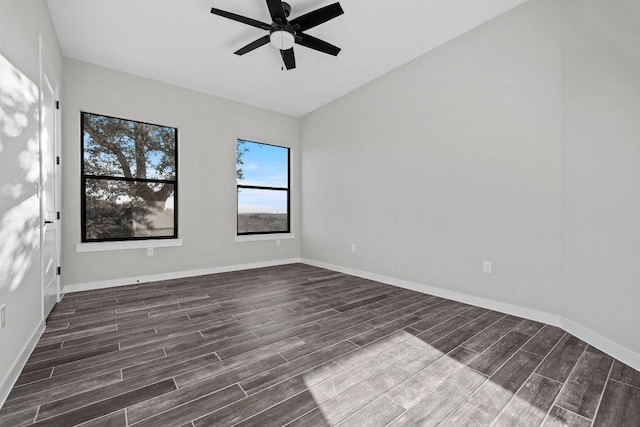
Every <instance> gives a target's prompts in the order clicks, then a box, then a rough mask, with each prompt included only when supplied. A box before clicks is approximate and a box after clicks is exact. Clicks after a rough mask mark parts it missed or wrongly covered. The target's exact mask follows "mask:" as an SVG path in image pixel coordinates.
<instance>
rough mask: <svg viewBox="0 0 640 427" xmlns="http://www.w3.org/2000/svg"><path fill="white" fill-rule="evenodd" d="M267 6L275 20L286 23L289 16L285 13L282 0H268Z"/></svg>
mask: <svg viewBox="0 0 640 427" xmlns="http://www.w3.org/2000/svg"><path fill="white" fill-rule="evenodd" d="M267 7H268V8H269V14H270V15H271V19H272V20H273V22H277V23H279V24H284V23H286V22H287V16H286V15H285V13H284V8H283V7H282V1H281V0H267Z"/></svg>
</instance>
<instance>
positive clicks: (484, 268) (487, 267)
mask: <svg viewBox="0 0 640 427" xmlns="http://www.w3.org/2000/svg"><path fill="white" fill-rule="evenodd" d="M492 270H493V263H492V262H491V261H485V262H484V264H483V266H482V271H483V272H484V273H487V274H491V273H492V272H493V271H492Z"/></svg>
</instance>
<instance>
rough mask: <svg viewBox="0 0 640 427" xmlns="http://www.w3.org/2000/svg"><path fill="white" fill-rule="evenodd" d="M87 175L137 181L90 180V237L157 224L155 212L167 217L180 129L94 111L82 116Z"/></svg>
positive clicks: (119, 234)
mask: <svg viewBox="0 0 640 427" xmlns="http://www.w3.org/2000/svg"><path fill="white" fill-rule="evenodd" d="M83 129H84V134H83V143H84V159H83V160H84V174H85V175H93V176H95V177H100V176H104V177H124V178H130V179H134V181H121V180H113V179H91V178H90V179H87V180H86V181H85V183H86V205H87V206H86V207H87V209H86V224H87V238H89V239H101V238H114V237H115V238H124V237H133V236H134V235H135V230H134V224H138V225H140V227H141V228H143V229H145V230H152V229H153V228H154V224H153V221H151V220H150V219H149V218H150V217H151V215H155V216H156V218H157V217H158V215H163V213H164V214H165V216H166V213H165V212H164V211H165V205H166V202H167V200H168V198H169V197H170V196H171V195H173V193H174V189H175V186H174V184H173V183H165V182H146V181H144V180H146V179H158V180H175V177H176V165H175V158H176V157H175V150H176V145H175V142H176V133H175V132H176V130H175V129H174V128H169V127H162V126H155V125H150V124H145V123H139V122H132V121H129V120H123V119H117V118H113V117H105V116H99V115H93V114H84V115H83Z"/></svg>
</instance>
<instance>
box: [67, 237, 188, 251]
mask: <svg viewBox="0 0 640 427" xmlns="http://www.w3.org/2000/svg"><path fill="white" fill-rule="evenodd" d="M174 246H182V239H158V240H128V241H122V242H89V243H76V252H78V253H80V252H105V251H123V250H127V249H146V248H168V247H174Z"/></svg>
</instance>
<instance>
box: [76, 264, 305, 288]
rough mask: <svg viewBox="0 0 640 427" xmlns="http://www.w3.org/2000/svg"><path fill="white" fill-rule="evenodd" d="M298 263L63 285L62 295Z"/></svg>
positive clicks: (221, 268) (239, 266)
mask: <svg viewBox="0 0 640 427" xmlns="http://www.w3.org/2000/svg"><path fill="white" fill-rule="evenodd" d="M297 262H300V258H288V259H279V260H273V261H261V262H254V263H250V264H236V265H225V266H222V267H211V268H202V269H198V270H185V271H178V272H173V273H161V274H152V275H148V276H139V277H127V278H122V279H114V280H101V281H97V282H89V283H78V284H74V285H65V286H64V293H73V292H81V291H92V290H95V289H106V288H114V287H117V286H125V285H137V284H139V283H149V282H157V281H160V280H171V279H182V278H184V277H193V276H202V275H205V274H216V273H227V272H229V271H239V270H249V269H252V268H262V267H273V266H277V265H286V264H294V263H297Z"/></svg>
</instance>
